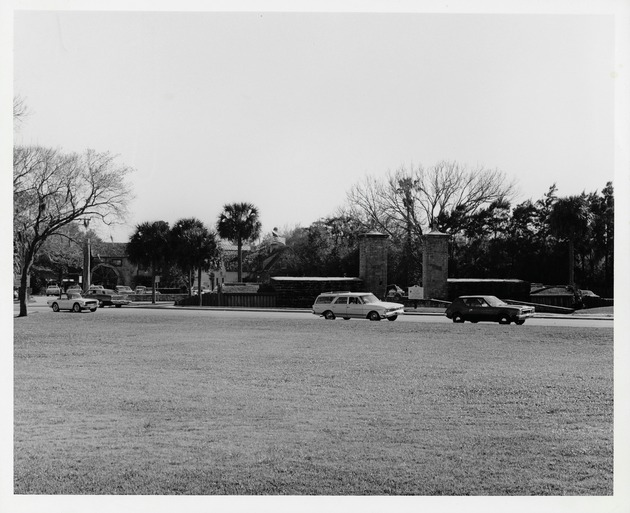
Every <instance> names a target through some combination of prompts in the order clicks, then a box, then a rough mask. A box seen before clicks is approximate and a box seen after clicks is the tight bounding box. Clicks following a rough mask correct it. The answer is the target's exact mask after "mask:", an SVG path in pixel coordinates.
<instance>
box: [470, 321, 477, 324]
mask: <svg viewBox="0 0 630 513" xmlns="http://www.w3.org/2000/svg"><path fill="white" fill-rule="evenodd" d="M470 322H472V323H473V324H477V323H478V322H479V321H470Z"/></svg>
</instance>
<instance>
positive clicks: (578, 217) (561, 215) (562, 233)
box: [549, 194, 590, 286]
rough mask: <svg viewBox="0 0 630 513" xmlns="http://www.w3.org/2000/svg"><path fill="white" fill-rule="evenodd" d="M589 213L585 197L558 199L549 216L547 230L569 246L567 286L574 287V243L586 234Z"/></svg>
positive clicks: (583, 195) (582, 195)
mask: <svg viewBox="0 0 630 513" xmlns="http://www.w3.org/2000/svg"><path fill="white" fill-rule="evenodd" d="M589 220H590V211H589V208H588V202H587V201H586V195H585V194H581V195H580V196H569V197H568V198H559V199H558V200H557V201H556V202H555V203H554V204H553V206H552V208H551V212H550V214H549V228H550V230H551V233H553V234H554V235H555V236H556V237H557V238H558V239H564V240H566V241H567V242H568V245H569V285H571V286H574V285H575V271H574V269H575V257H574V249H573V248H574V245H575V241H577V240H579V239H580V238H581V237H584V236H585V235H586V234H587V232H588V227H589Z"/></svg>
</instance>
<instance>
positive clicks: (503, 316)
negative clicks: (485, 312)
mask: <svg viewBox="0 0 630 513" xmlns="http://www.w3.org/2000/svg"><path fill="white" fill-rule="evenodd" d="M511 322H512V321H511V319H510V316H509V315H508V314H501V315H500V316H499V324H510V323H511Z"/></svg>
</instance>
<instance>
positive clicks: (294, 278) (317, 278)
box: [271, 276, 363, 281]
mask: <svg viewBox="0 0 630 513" xmlns="http://www.w3.org/2000/svg"><path fill="white" fill-rule="evenodd" d="M271 279H272V280H276V281H363V280H361V279H360V278H354V277H349V278H340V277H338V276H335V277H326V276H272V277H271Z"/></svg>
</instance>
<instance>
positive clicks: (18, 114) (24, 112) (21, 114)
mask: <svg viewBox="0 0 630 513" xmlns="http://www.w3.org/2000/svg"><path fill="white" fill-rule="evenodd" d="M28 115H29V112H28V108H27V107H26V102H25V101H24V98H22V97H21V96H14V97H13V129H14V130H19V128H20V126H21V125H22V123H23V122H24V118H26V117H27V116H28Z"/></svg>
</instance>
